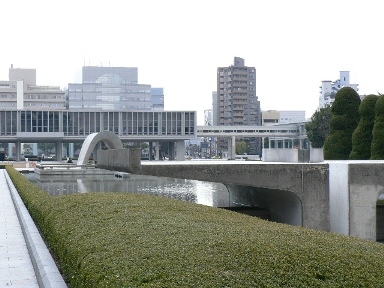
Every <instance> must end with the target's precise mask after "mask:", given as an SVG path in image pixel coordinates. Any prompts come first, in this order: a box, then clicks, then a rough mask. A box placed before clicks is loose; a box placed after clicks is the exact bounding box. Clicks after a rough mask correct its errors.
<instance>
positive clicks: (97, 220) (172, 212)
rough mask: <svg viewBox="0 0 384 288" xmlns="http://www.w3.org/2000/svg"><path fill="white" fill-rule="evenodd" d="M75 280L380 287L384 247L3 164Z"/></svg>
mask: <svg viewBox="0 0 384 288" xmlns="http://www.w3.org/2000/svg"><path fill="white" fill-rule="evenodd" d="M7 170H8V172H9V173H10V175H11V177H12V180H13V181H14V183H15V185H16V187H17V189H18V190H19V191H20V194H21V195H22V198H23V199H24V201H25V202H26V205H27V207H28V209H29V210H30V212H31V214H32V216H33V218H34V219H35V221H36V222H37V224H38V226H39V227H40V226H43V229H42V231H43V233H44V236H45V238H46V240H47V242H48V243H49V244H50V247H51V249H52V250H53V251H54V253H55V254H56V256H57V257H58V259H59V262H60V266H61V269H62V271H63V272H64V274H65V278H66V279H67V280H68V281H70V285H71V286H72V287H139V286H140V287H382V285H383V283H384V274H383V261H384V258H383V255H384V246H383V245H382V244H379V243H375V242H371V241H366V240H361V239H356V238H352V237H348V236H343V235H338V234H333V233H327V232H322V231H315V230H309V229H305V228H301V227H294V226H289V225H284V224H277V223H273V222H268V221H264V220H261V219H258V218H255V217H251V216H247V215H242V214H238V213H236V212H231V211H226V210H224V209H219V208H213V207H208V206H203V205H197V204H193V203H188V202H184V201H177V200H173V199H169V198H165V197H157V196H150V195H141V194H131V193H84V194H72V195H65V196H55V197H51V196H49V195H48V194H47V193H45V192H44V191H42V190H41V189H39V188H37V187H36V186H35V185H34V184H31V183H30V182H29V181H28V180H27V179H26V178H25V177H24V176H23V175H21V174H20V173H18V172H16V171H15V170H14V169H13V168H10V167H7Z"/></svg>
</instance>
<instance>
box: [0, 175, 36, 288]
mask: <svg viewBox="0 0 384 288" xmlns="http://www.w3.org/2000/svg"><path fill="white" fill-rule="evenodd" d="M0 287H39V285H38V282H37V278H36V274H35V271H34V269H33V265H32V261H31V257H30V256H29V252H28V248H27V244H26V241H25V239H24V235H23V232H22V229H21V225H20V222H19V218H18V217H17V214H16V209H15V205H14V204H13V201H12V197H11V192H10V190H9V187H8V184H7V181H6V179H5V175H4V170H0Z"/></svg>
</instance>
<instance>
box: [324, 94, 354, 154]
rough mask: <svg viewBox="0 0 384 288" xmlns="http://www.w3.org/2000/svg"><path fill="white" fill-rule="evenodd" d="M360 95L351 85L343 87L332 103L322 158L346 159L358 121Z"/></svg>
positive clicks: (350, 149)
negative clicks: (328, 130)
mask: <svg viewBox="0 0 384 288" xmlns="http://www.w3.org/2000/svg"><path fill="white" fill-rule="evenodd" d="M360 102H361V100H360V97H359V95H358V94H357V92H356V91H355V90H354V89H353V88H351V87H343V88H341V89H340V90H339V91H338V92H337V93H336V97H335V102H334V103H333V105H332V108H331V111H332V118H331V123H330V134H329V136H328V137H327V139H326V140H325V143H324V159H327V160H347V159H348V158H349V154H350V153H351V151H352V133H353V131H354V130H355V129H356V127H357V124H358V123H359V120H360V116H359V106H360Z"/></svg>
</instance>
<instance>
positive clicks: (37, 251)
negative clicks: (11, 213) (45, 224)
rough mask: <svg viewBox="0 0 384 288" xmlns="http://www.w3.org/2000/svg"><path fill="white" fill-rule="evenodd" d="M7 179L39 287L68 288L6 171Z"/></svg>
mask: <svg viewBox="0 0 384 288" xmlns="http://www.w3.org/2000/svg"><path fill="white" fill-rule="evenodd" d="M5 178H6V179H7V184H8V187H9V190H10V191H11V196H12V201H13V203H14V205H15V208H16V213H17V216H18V218H19V221H20V224H21V229H22V230H23V234H24V238H25V241H26V243H27V248H28V251H29V255H30V257H31V260H32V265H33V268H34V270H35V273H36V277H37V282H38V283H39V286H40V287H54V288H62V287H63V288H64V287H67V285H66V283H65V281H64V279H63V277H62V276H61V274H60V272H59V270H58V269H57V267H56V263H55V261H54V260H53V258H52V256H51V254H50V252H49V250H48V248H47V246H45V243H44V241H43V238H42V237H41V235H40V233H39V231H38V229H37V227H36V225H35V223H34V222H33V220H32V217H31V215H29V212H28V210H27V208H26V207H25V205H24V203H23V200H21V197H20V195H19V193H18V192H17V190H16V188H15V186H14V185H13V183H12V180H11V179H10V177H9V175H8V173H7V172H6V171H5Z"/></svg>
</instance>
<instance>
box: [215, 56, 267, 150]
mask: <svg viewBox="0 0 384 288" xmlns="http://www.w3.org/2000/svg"><path fill="white" fill-rule="evenodd" d="M216 92H217V95H216V107H215V105H214V107H215V108H216V109H217V111H214V113H213V114H214V115H215V116H216V121H214V122H215V124H216V125H224V126H234V125H248V126H250V125H253V126H258V125H261V110H260V101H258V99H257V96H256V69H255V67H248V66H245V63H244V59H243V58H240V57H235V58H234V63H233V65H231V66H228V67H219V68H217V91H216ZM243 140H245V141H247V142H248V143H249V145H248V147H249V149H248V150H247V153H248V154H260V152H261V146H260V143H261V142H260V139H259V138H244V139H243ZM224 147H226V144H225V143H224V142H223V141H218V149H219V150H221V151H224V150H225V148H224Z"/></svg>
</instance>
